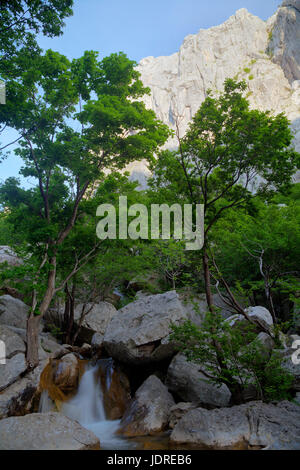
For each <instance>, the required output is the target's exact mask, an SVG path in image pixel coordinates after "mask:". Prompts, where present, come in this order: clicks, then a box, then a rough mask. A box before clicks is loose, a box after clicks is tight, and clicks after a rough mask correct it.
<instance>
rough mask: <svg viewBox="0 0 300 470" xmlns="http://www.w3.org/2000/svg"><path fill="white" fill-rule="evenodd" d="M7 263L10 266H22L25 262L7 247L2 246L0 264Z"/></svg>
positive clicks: (0, 247) (0, 248)
mask: <svg viewBox="0 0 300 470" xmlns="http://www.w3.org/2000/svg"><path fill="white" fill-rule="evenodd" d="M1 263H7V264H8V265H9V266H20V265H21V264H23V260H22V259H21V258H18V256H17V255H16V253H15V252H14V251H13V250H12V249H11V248H10V247H9V246H6V245H1V246H0V264H1Z"/></svg>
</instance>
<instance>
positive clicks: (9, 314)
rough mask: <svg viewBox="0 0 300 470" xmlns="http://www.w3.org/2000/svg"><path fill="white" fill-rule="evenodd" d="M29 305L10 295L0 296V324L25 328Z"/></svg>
mask: <svg viewBox="0 0 300 470" xmlns="http://www.w3.org/2000/svg"><path fill="white" fill-rule="evenodd" d="M28 311H29V307H28V305H26V304H24V302H22V300H19V299H15V298H14V297H11V296H10V295H2V296H1V297H0V324H2V325H8V326H14V327H16V328H23V329H26V323H27V315H28Z"/></svg>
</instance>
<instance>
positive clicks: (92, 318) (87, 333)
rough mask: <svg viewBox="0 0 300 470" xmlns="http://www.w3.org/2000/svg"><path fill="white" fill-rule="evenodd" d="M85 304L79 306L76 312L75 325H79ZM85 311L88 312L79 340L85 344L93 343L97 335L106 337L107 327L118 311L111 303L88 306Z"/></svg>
mask: <svg viewBox="0 0 300 470" xmlns="http://www.w3.org/2000/svg"><path fill="white" fill-rule="evenodd" d="M83 306H84V304H79V305H78V306H77V307H76V309H75V312H74V320H75V323H76V324H77V326H78V324H79V320H80V317H81V313H82V308H83ZM85 311H86V312H88V313H87V315H86V316H85V317H84V320H83V323H82V326H81V329H80V333H79V339H80V340H81V341H82V342H85V343H91V341H92V338H93V335H94V334H95V333H97V334H98V336H100V335H101V336H102V338H103V337H104V334H105V331H106V328H107V325H108V324H109V322H110V321H111V319H112V318H113V317H114V316H115V315H116V313H117V309H116V308H115V307H114V306H113V305H112V304H111V303H109V302H99V303H98V304H86V305H85Z"/></svg>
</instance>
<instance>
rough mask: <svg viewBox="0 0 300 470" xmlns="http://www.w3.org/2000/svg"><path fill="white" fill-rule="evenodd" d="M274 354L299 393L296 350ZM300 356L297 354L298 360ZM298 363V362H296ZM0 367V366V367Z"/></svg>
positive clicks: (299, 383) (299, 382) (279, 350)
mask: <svg viewBox="0 0 300 470" xmlns="http://www.w3.org/2000/svg"><path fill="white" fill-rule="evenodd" d="M274 353H276V354H279V355H280V356H281V358H282V362H281V366H282V368H283V369H284V370H286V371H287V372H289V373H290V374H292V376H293V378H294V382H293V390H296V391H297V392H300V364H297V363H296V362H295V361H293V359H292V357H293V354H295V353H296V349H292V348H287V349H274ZM299 358H300V354H298V359H299ZM297 362H298V361H297ZM0 367H1V366H0Z"/></svg>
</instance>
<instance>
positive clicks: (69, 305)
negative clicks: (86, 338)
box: [64, 281, 75, 344]
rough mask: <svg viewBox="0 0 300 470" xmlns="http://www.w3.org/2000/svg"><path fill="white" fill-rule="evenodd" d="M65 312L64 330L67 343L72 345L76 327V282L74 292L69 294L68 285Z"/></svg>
mask: <svg viewBox="0 0 300 470" xmlns="http://www.w3.org/2000/svg"><path fill="white" fill-rule="evenodd" d="M65 296H66V304H65V312H64V330H65V343H66V344H72V331H73V326H74V309H75V281H73V286H72V292H71V293H70V292H69V289H68V285H67V284H66V287H65Z"/></svg>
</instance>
